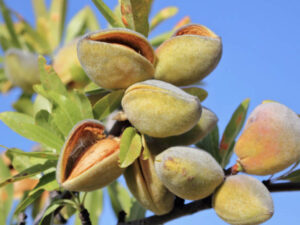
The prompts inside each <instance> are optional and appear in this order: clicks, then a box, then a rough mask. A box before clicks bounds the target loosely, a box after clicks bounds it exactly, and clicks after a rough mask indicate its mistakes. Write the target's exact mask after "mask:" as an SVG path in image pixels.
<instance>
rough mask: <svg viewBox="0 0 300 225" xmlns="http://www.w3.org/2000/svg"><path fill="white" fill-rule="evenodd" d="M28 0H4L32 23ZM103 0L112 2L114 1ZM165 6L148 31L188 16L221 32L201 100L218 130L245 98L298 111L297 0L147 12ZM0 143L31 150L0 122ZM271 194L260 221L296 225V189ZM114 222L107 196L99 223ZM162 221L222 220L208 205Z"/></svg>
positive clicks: (214, 0) (185, 4)
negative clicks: (160, 20)
mask: <svg viewBox="0 0 300 225" xmlns="http://www.w3.org/2000/svg"><path fill="white" fill-rule="evenodd" d="M30 2H31V1H29V0H23V1H20V0H9V1H8V0H6V3H7V4H8V5H9V6H10V7H11V8H13V9H15V10H17V11H18V12H20V13H21V14H22V15H24V17H25V18H26V19H27V20H28V21H29V22H31V23H33V21H34V18H33V12H32V8H31V3H30ZM106 2H107V3H108V5H109V6H110V7H113V6H114V5H115V3H116V0H114V1H106ZM85 5H90V6H92V7H93V4H92V1H91V0H83V1H70V2H69V11H68V14H67V21H68V20H69V19H70V18H71V17H72V16H73V15H74V14H75V13H76V12H78V11H79V10H80V9H81V8H82V7H83V6H85ZM169 5H173V6H177V7H179V9H180V11H179V13H178V14H177V16H176V17H174V18H172V19H170V20H169V21H168V22H165V23H164V24H162V25H160V26H159V27H158V28H157V29H156V30H155V32H153V34H158V33H160V32H163V31H167V30H169V29H170V28H171V27H172V26H173V25H174V24H175V23H176V22H177V21H178V20H179V19H180V18H182V17H183V16H185V15H189V16H190V17H191V19H192V22H194V23H199V24H203V25H205V26H207V27H209V28H210V29H212V30H213V31H214V32H215V33H217V34H218V35H219V36H221V37H222V40H223V56H222V59H221V61H220V63H219V65H218V67H217V68H216V69H215V70H214V71H213V72H212V73H211V74H210V75H209V76H208V77H207V78H205V80H204V82H205V86H204V88H205V89H206V90H207V91H208V93H209V96H208V98H207V99H206V100H205V101H204V104H203V105H205V106H206V107H208V108H210V109H212V110H213V111H214V112H215V113H216V114H217V115H218V117H219V127H220V130H221V131H223V130H224V128H225V126H226V123H227V122H228V120H229V119H230V117H231V114H232V112H233V111H234V110H235V108H236V107H237V105H238V104H239V103H240V102H241V101H242V100H244V99H245V98H250V99H251V105H250V111H252V110H253V109H254V107H255V106H257V105H258V104H260V103H261V102H262V101H263V100H265V99H271V100H276V101H278V102H280V103H282V104H285V105H287V106H288V107H290V108H291V109H292V110H294V111H295V112H298V113H300V101H299V97H300V94H299V90H300V67H299V65H300V56H299V52H300V29H299V27H300V16H299V12H300V1H299V0H289V1H282V0H272V1H271V0H251V1H249V0H244V1H240V0H227V1H222V0H210V1H180V0H172V1H171V0H164V1H158V0H157V1H156V2H155V3H154V8H153V10H152V14H154V13H155V12H157V11H158V10H159V9H161V8H163V7H165V6H169ZM93 9H94V11H95V12H96V15H97V16H98V18H99V21H100V24H101V27H106V23H105V21H104V19H103V17H102V16H101V15H100V14H99V13H98V12H97V11H96V9H95V8H94V7H93ZM19 94H20V92H19V91H18V90H14V91H13V92H12V93H11V95H0V103H1V104H0V112H3V111H8V110H11V107H10V104H11V103H12V102H13V101H14V100H15V99H16V98H17V96H18V95H19ZM0 144H2V145H5V146H8V147H19V148H21V149H30V147H31V146H32V144H33V143H32V142H29V141H28V140H26V139H25V138H22V137H20V136H18V135H17V134H15V133H14V132H13V131H11V130H9V129H8V128H7V127H6V126H5V125H4V124H3V123H2V122H0ZM272 197H273V200H274V204H275V214H274V216H273V218H272V219H270V220H269V221H268V222H266V223H265V224H266V225H268V224H269V225H275V224H289V225H296V224H299V216H298V214H297V212H298V209H299V203H300V192H293V193H292V192H290V193H277V194H272ZM115 223H116V220H115V219H114V217H113V215H112V211H111V209H110V207H109V205H108V202H107V199H106V205H105V209H104V215H103V216H102V224H107V225H109V224H115ZM167 224H170V225H175V224H178V225H179V224H203V225H204V224H205V225H211V224H214V225H222V224H226V223H224V222H223V221H222V220H221V219H219V218H218V217H217V216H216V214H215V213H214V211H213V210H207V211H203V212H200V213H197V214H195V215H193V216H188V217H184V218H182V219H177V220H174V221H172V222H169V223H167Z"/></svg>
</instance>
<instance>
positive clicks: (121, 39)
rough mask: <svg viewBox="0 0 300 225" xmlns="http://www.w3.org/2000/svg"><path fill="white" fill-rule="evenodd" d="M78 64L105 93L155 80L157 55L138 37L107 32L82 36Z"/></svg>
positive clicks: (126, 32)
mask: <svg viewBox="0 0 300 225" xmlns="http://www.w3.org/2000/svg"><path fill="white" fill-rule="evenodd" d="M77 53H78V58H79V61H80V63H81V65H82V67H83V69H84V70H85V72H86V74H87V75H88V76H89V78H90V79H91V80H92V81H94V82H95V83H96V84H98V85H99V86H101V87H103V88H106V89H118V88H120V89H122V88H127V87H128V86H130V85H131V84H134V83H136V82H139V81H143V80H147V79H151V78H153V77H154V63H155V53H154V50H153V48H152V47H151V45H150V44H149V43H148V41H147V40H146V39H145V38H144V37H143V36H142V35H141V34H139V33H136V32H134V31H131V30H128V29H121V28H115V29H107V30H101V31H97V32H93V33H89V34H87V35H85V36H83V37H82V38H81V39H80V41H79V43H78V46H77Z"/></svg>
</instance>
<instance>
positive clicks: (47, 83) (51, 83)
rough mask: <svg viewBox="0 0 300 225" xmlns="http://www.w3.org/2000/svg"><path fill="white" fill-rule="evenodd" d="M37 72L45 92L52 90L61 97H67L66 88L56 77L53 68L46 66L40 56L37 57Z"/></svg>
mask: <svg viewBox="0 0 300 225" xmlns="http://www.w3.org/2000/svg"><path fill="white" fill-rule="evenodd" d="M46 68H47V69H46ZM39 70H40V79H41V83H42V86H43V88H44V89H45V91H50V90H52V91H55V92H57V93H59V94H61V95H65V96H67V94H68V93H67V89H66V87H65V86H64V84H63V83H62V82H61V80H60V78H59V77H58V76H57V74H56V73H55V71H54V70H53V68H52V67H50V66H48V65H46V59H45V58H44V57H42V56H40V57H39ZM44 97H47V96H44Z"/></svg>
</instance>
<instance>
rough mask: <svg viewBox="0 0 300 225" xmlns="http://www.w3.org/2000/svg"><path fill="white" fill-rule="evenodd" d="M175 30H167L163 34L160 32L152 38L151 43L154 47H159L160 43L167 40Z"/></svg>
mask: <svg viewBox="0 0 300 225" xmlns="http://www.w3.org/2000/svg"><path fill="white" fill-rule="evenodd" d="M173 33H174V32H173V31H167V32H164V33H162V34H159V35H157V36H156V37H154V38H152V39H151V40H150V44H151V45H152V46H153V47H158V46H159V45H161V44H162V43H163V42H164V41H165V40H167V39H169V38H170V37H171V36H172V34H173Z"/></svg>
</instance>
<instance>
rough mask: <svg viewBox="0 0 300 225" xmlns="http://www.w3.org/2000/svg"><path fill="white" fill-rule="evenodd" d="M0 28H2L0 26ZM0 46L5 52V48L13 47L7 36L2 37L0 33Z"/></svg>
mask: <svg viewBox="0 0 300 225" xmlns="http://www.w3.org/2000/svg"><path fill="white" fill-rule="evenodd" d="M0 29H3V28H2V27H1V28H0ZM0 47H1V48H2V50H3V51H4V52H5V51H7V49H9V48H11V47H13V45H12V44H11V43H10V40H8V38H6V37H4V36H3V35H2V34H0Z"/></svg>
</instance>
